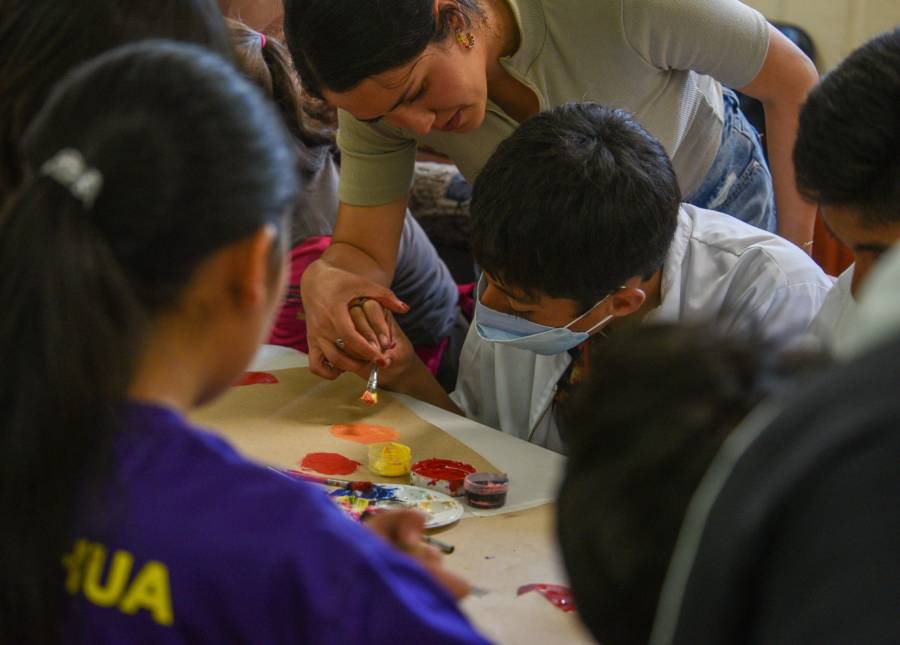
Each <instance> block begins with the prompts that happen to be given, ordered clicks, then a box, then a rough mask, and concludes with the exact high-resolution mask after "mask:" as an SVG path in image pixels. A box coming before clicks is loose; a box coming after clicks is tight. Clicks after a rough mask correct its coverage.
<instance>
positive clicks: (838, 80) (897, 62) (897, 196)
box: [794, 27, 900, 226]
mask: <svg viewBox="0 0 900 645" xmlns="http://www.w3.org/2000/svg"><path fill="white" fill-rule="evenodd" d="M898 150H900V27H898V28H895V29H893V30H892V31H888V32H885V33H883V34H881V35H880V36H877V37H875V38H873V39H872V40H870V41H869V42H867V43H866V44H864V45H862V46H861V47H860V48H859V49H857V50H856V51H854V52H853V53H851V54H850V55H849V56H848V57H847V58H846V59H844V60H843V61H842V62H841V64H840V65H838V66H837V67H836V68H835V69H834V70H833V71H831V72H829V73H828V74H827V75H826V76H825V77H824V78H823V79H822V81H821V83H819V85H817V86H816V87H815V88H813V90H812V91H811V92H810V93H809V96H808V97H807V99H806V103H805V104H804V106H803V110H802V111H801V113H800V126H799V129H798V131H797V141H796V144H795V145H794V166H795V168H796V169H797V186H798V187H799V189H800V192H801V193H802V194H804V195H805V196H806V197H807V198H809V199H810V200H812V201H815V202H818V203H820V204H823V205H826V206H847V207H850V208H853V209H854V210H855V211H857V212H858V213H859V217H861V218H863V220H864V221H863V222H862V223H865V222H870V223H871V224H872V225H875V226H880V225H884V224H891V223H894V222H898V221H900V154H898V152H897V151H898Z"/></svg>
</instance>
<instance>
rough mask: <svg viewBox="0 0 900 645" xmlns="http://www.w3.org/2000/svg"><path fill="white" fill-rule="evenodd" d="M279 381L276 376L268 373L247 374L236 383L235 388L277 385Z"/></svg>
mask: <svg viewBox="0 0 900 645" xmlns="http://www.w3.org/2000/svg"><path fill="white" fill-rule="evenodd" d="M277 382H278V379H277V378H275V375H274V374H269V373H268V372H245V373H244V375H243V376H242V377H241V378H239V379H238V380H237V381H235V383H234V385H235V387H237V386H239V385H271V384H273V383H277Z"/></svg>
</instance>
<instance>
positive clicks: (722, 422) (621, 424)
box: [557, 325, 824, 645]
mask: <svg viewBox="0 0 900 645" xmlns="http://www.w3.org/2000/svg"><path fill="white" fill-rule="evenodd" d="M823 364H824V360H823V359H822V358H820V357H818V356H813V355H801V354H794V355H789V354H782V355H779V354H777V353H776V352H775V351H773V348H772V347H770V346H769V345H768V344H767V343H766V342H765V341H763V340H761V338H760V337H759V336H758V335H756V334H753V333H751V332H748V333H746V334H744V335H734V334H733V333H732V334H727V335H726V334H724V333H722V332H720V331H718V330H716V329H715V328H710V327H706V326H674V325H669V326H656V327H645V328H640V329H638V330H637V331H636V332H635V333H634V334H631V335H628V334H626V335H625V336H624V337H616V336H613V337H611V338H610V339H609V340H608V341H607V342H605V343H594V344H593V345H592V350H591V356H590V372H589V374H588V377H587V379H586V380H585V381H584V382H583V383H582V384H581V385H580V386H579V388H578V389H577V390H576V393H575V395H574V396H573V398H572V399H571V400H570V401H568V402H567V403H566V404H565V406H564V409H563V412H564V419H565V425H564V428H565V437H566V441H567V448H568V453H569V460H568V462H567V464H566V474H565V478H564V481H563V485H562V487H561V489H560V492H559V497H558V503H557V535H558V538H559V542H560V547H561V550H562V555H563V560H564V562H565V565H566V569H567V571H568V574H569V578H570V581H571V584H572V591H573V593H574V596H575V602H576V605H577V606H578V609H579V615H580V616H581V619H582V620H583V621H584V623H585V624H586V625H587V626H588V627H589V628H590V630H591V632H592V633H593V635H594V637H595V638H597V640H598V641H600V642H602V643H606V644H608V645H633V644H638V643H646V642H647V641H648V640H649V636H650V629H651V627H652V624H653V617H654V615H655V612H656V605H657V601H658V598H659V594H660V591H661V589H662V585H663V580H664V579H665V576H666V571H667V569H668V566H669V561H670V559H671V556H672V553H673V551H674V548H675V542H676V539H677V537H678V533H679V530H680V527H681V524H682V520H683V518H684V515H685V513H686V511H687V507H688V504H689V502H690V500H691V498H692V497H693V495H694V492H695V490H696V489H697V487H698V485H699V484H700V481H701V479H702V478H703V476H704V475H705V473H706V471H707V469H708V467H709V465H710V463H711V462H712V460H713V457H714V456H715V455H716V453H717V452H718V450H719V448H720V447H721V445H722V443H723V442H724V440H725V439H726V438H727V436H728V435H729V434H730V433H731V431H732V430H733V429H734V428H735V427H736V426H737V425H738V424H739V423H740V422H741V421H742V420H743V418H744V417H745V416H746V415H747V414H748V413H749V412H750V411H751V410H752V409H753V408H754V407H755V406H756V405H757V404H758V403H759V402H760V401H761V400H762V399H763V398H764V397H766V396H768V395H769V394H773V393H778V392H779V391H781V393H782V394H783V393H784V392H783V391H784V390H785V389H787V387H788V386H789V385H790V384H791V383H790V381H791V379H794V378H797V377H799V376H800V375H804V374H805V375H806V376H811V375H812V372H813V370H814V369H821V366H822V365H823Z"/></svg>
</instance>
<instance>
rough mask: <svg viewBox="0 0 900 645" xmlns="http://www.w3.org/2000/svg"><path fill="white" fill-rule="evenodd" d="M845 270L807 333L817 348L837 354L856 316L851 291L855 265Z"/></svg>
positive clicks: (854, 302) (854, 301)
mask: <svg viewBox="0 0 900 645" xmlns="http://www.w3.org/2000/svg"><path fill="white" fill-rule="evenodd" d="M854 266H855V265H853V264H851V265H850V267H849V268H848V269H847V270H846V271H844V272H843V273H842V274H841V275H840V277H839V278H838V279H837V282H835V283H834V286H833V287H832V288H831V291H829V292H828V296H827V297H826V298H825V302H824V303H823V304H822V308H821V309H820V310H819V313H817V314H816V317H815V318H813V321H812V322H811V323H810V324H809V329H808V330H807V333H808V335H809V337H810V340H811V341H813V342H814V343H815V346H816V348H817V349H820V350H822V351H825V352H828V353H829V354H832V355H835V354H838V353H840V350H841V349H842V348H843V344H844V339H845V337H846V336H847V333H848V331H849V329H850V328H851V327H852V325H853V320H854V318H855V316H856V300H854V298H853V294H852V293H850V287H851V285H852V284H853V267H854Z"/></svg>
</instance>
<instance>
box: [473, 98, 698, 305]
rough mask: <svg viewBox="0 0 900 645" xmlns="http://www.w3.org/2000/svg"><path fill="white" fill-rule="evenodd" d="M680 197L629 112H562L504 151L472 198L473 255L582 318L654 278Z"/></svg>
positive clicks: (666, 166) (590, 107)
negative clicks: (637, 280) (613, 295)
mask: <svg viewBox="0 0 900 645" xmlns="http://www.w3.org/2000/svg"><path fill="white" fill-rule="evenodd" d="M680 203H681V193H680V192H679V189H678V182H677V180H676V179H675V171H674V170H673V168H672V163H671V162H670V161H669V157H668V155H666V152H665V150H663V148H662V146H661V145H660V144H659V142H658V141H657V140H656V139H654V138H653V136H652V135H651V134H650V133H648V132H647V131H646V130H644V128H642V127H641V126H640V125H639V124H638V123H637V122H636V121H635V120H634V119H633V118H632V117H631V115H630V114H628V113H627V112H624V111H622V110H616V109H613V108H610V107H606V106H602V105H599V104H597V103H568V104H566V105H562V106H559V107H557V108H554V109H553V110H550V111H549V112H544V113H543V114H539V115H537V116H535V117H532V118H530V119H528V120H527V121H525V122H524V123H523V124H522V125H521V126H520V127H519V128H518V129H517V130H516V131H515V132H514V133H513V134H512V135H511V136H510V137H508V138H507V139H506V140H504V141H503V142H501V143H500V145H499V146H498V147H497V150H496V151H495V152H494V154H493V155H491V157H490V159H488V161H487V163H486V164H485V165H484V167H483V168H482V169H481V172H480V173H479V174H478V179H477V180H476V181H475V186H474V188H473V192H472V204H471V207H470V210H471V213H472V253H473V255H474V256H475V260H476V262H478V264H479V265H480V266H481V268H482V269H484V271H486V272H487V273H488V274H490V275H491V276H493V277H494V278H496V279H497V280H499V281H500V282H502V283H503V284H505V285H507V286H509V287H512V288H515V289H521V290H522V291H523V292H524V293H526V294H528V295H535V294H537V293H542V294H546V295H548V296H551V297H553V298H570V299H573V300H576V301H578V302H579V304H580V305H581V307H582V308H583V309H585V310H587V309H589V308H590V307H591V306H593V305H594V304H595V303H596V302H597V301H598V300H599V299H600V298H602V297H603V296H605V295H607V294H608V293H609V292H610V291H612V290H613V289H615V288H617V287H619V286H620V285H622V283H623V282H625V281H626V280H628V279H629V278H632V277H634V276H636V275H640V276H644V277H648V276H650V275H652V274H653V273H654V272H655V271H656V270H657V269H659V268H660V267H661V266H662V264H663V260H664V259H665V257H666V253H668V250H669V245H670V244H671V243H672V239H673V237H674V236H675V226H676V223H677V221H678V207H679V204H680Z"/></svg>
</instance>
